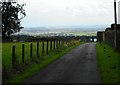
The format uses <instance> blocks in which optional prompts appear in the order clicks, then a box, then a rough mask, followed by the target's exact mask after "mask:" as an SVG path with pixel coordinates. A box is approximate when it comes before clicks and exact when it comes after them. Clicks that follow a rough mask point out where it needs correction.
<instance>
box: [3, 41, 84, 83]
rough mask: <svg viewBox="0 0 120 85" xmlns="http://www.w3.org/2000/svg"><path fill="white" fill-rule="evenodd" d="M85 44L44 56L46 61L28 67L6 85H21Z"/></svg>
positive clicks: (7, 81)
mask: <svg viewBox="0 0 120 85" xmlns="http://www.w3.org/2000/svg"><path fill="white" fill-rule="evenodd" d="M80 44H83V43H79V44H76V45H72V46H69V47H67V48H65V49H64V50H61V49H63V48H60V49H58V50H56V51H53V52H51V54H49V55H46V56H44V60H43V61H41V62H40V63H38V64H32V65H31V66H30V67H27V68H26V69H25V70H24V71H23V72H21V73H19V74H16V75H14V76H13V77H12V78H10V79H8V80H6V81H4V84H6V85H8V84H13V83H14V84H15V85H21V84H22V83H23V82H24V81H25V80H26V79H27V78H29V77H31V76H33V75H35V74H36V73H38V72H39V71H40V70H42V69H43V68H45V67H46V66H48V65H49V64H51V63H52V62H54V61H55V60H56V59H58V58H60V57H61V56H63V55H64V54H65V53H67V52H69V51H70V50H72V49H73V48H75V47H77V46H78V45H80Z"/></svg>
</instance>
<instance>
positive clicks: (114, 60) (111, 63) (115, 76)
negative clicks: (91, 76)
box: [96, 43, 120, 83]
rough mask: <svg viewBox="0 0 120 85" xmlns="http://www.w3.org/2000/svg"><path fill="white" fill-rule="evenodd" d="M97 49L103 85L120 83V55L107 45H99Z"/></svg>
mask: <svg viewBox="0 0 120 85" xmlns="http://www.w3.org/2000/svg"><path fill="white" fill-rule="evenodd" d="M96 49H97V59H98V64H99V69H100V74H101V81H102V83H118V82H119V73H120V71H119V69H120V66H119V61H120V59H119V58H120V53H119V52H117V51H116V50H114V49H113V48H112V47H111V46H109V45H107V44H105V43H102V45H101V44H99V43H98V44H97V46H96Z"/></svg>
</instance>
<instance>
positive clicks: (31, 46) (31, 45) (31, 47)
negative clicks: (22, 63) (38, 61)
mask: <svg viewBox="0 0 120 85" xmlns="http://www.w3.org/2000/svg"><path fill="white" fill-rule="evenodd" d="M32 49H33V44H32V43H31V44H30V58H31V60H32V61H33V58H32Z"/></svg>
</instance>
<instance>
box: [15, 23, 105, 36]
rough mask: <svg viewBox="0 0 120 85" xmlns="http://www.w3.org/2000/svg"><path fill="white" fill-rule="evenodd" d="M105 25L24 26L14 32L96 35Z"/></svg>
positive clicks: (23, 33)
mask: <svg viewBox="0 0 120 85" xmlns="http://www.w3.org/2000/svg"><path fill="white" fill-rule="evenodd" d="M106 27H107V25H86V26H54V27H31V28H24V29H22V30H21V31H20V32H18V33H16V34H20V35H32V36H55V35H61V36H62V35H66V34H68V35H76V36H77V35H80V36H81V35H96V32H97V31H104V30H105V29H106Z"/></svg>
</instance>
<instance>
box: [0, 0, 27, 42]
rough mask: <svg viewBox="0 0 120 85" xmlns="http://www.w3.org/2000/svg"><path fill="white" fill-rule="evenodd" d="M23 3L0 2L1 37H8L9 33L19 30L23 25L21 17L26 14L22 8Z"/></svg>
mask: <svg viewBox="0 0 120 85" xmlns="http://www.w3.org/2000/svg"><path fill="white" fill-rule="evenodd" d="M24 5H25V4H22V5H20V4H18V3H13V2H2V8H1V11H2V39H3V41H4V40H5V39H9V38H10V35H11V34H13V33H16V32H19V31H20V29H22V28H23V27H22V26H21V23H20V22H21V19H23V18H24V17H25V16H26V13H25V10H24V9H23V7H24Z"/></svg>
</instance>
